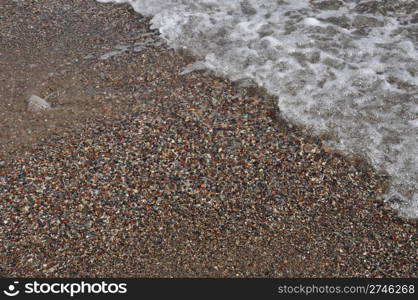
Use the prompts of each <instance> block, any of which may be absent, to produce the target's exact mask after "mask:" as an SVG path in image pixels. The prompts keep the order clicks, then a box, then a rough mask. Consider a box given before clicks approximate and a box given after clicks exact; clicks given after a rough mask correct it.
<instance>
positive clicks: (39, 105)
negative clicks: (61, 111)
mask: <svg viewBox="0 0 418 300" xmlns="http://www.w3.org/2000/svg"><path fill="white" fill-rule="evenodd" d="M27 102H28V110H29V111H32V112H38V111H41V110H46V109H50V108H51V105H50V104H49V103H48V102H47V101H46V100H44V99H42V98H41V97H38V96H36V95H32V96H30V97H29V98H28V100H27Z"/></svg>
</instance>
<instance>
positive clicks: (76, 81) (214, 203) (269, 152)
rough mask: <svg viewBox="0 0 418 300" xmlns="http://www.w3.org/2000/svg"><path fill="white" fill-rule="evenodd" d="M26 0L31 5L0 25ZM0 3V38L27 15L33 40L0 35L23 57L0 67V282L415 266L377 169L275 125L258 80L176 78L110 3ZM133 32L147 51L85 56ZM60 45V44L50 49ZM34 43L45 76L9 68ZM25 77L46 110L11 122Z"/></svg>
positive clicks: (411, 232)
mask: <svg viewBox="0 0 418 300" xmlns="http://www.w3.org/2000/svg"><path fill="white" fill-rule="evenodd" d="M41 7H42V10H41V9H40V8H41ZM28 10H31V11H38V12H39V13H38V14H34V15H32V14H29V15H30V16H31V17H30V18H31V19H30V20H28V19H22V18H12V17H11V16H16V15H19V14H22V15H28V14H27V12H28ZM0 11H1V17H2V18H0V19H1V20H2V21H1V22H2V24H0V26H2V28H6V29H5V30H2V33H1V34H2V35H5V33H7V32H8V30H10V31H19V32H20V31H22V32H24V29H25V28H27V26H31V24H37V27H36V29H34V31H35V32H32V35H31V36H33V37H32V38H34V39H35V38H36V36H37V35H44V36H45V37H46V38H47V39H50V40H49V42H45V45H44V46H42V45H39V48H40V49H41V50H42V51H32V52H30V51H29V49H32V48H31V47H33V44H32V43H31V41H28V40H25V36H14V35H12V33H11V34H10V38H9V39H4V38H3V36H2V38H1V39H0V41H1V42H0V45H1V49H10V51H11V53H13V51H20V52H21V53H24V55H22V56H21V57H15V56H13V57H12V56H11V55H9V54H7V53H4V55H5V57H6V58H7V59H6V60H2V64H4V66H5V67H4V68H0V79H2V80H3V82H4V83H5V84H4V85H3V86H2V89H1V90H0V99H10V100H5V101H3V103H2V106H1V109H2V110H1V111H0V113H1V114H3V119H1V121H0V124H1V127H2V128H5V130H3V134H2V135H0V141H1V144H2V145H3V146H2V148H0V161H2V162H4V163H3V165H0V195H1V196H0V275H1V276H5V277H38V276H39V277H416V276H417V275H418V272H417V265H416V261H417V258H418V256H417V250H416V249H417V232H416V221H413V220H405V219H401V218H399V217H398V215H397V213H396V212H395V211H393V210H392V209H391V208H390V207H388V206H387V205H386V204H385V203H384V202H383V200H382V194H383V192H384V190H385V189H386V186H387V178H386V177H385V175H384V174H379V173H376V172H375V171H374V170H373V169H372V168H371V167H370V166H369V165H368V164H366V163H365V162H363V161H361V160H360V159H357V158H350V157H346V156H344V155H341V154H340V153H336V152H333V151H331V150H330V149H328V148H327V147H325V146H323V144H322V141H321V139H320V138H317V137H311V136H308V135H306V134H303V133H302V130H299V129H298V128H295V127H293V126H290V125H289V124H287V123H286V122H285V121H284V120H282V119H281V118H280V112H279V111H278V109H277V106H276V99H271V98H270V97H268V96H267V95H266V94H265V93H264V92H263V91H262V90H259V89H256V88H245V89H244V88H240V87H238V86H237V85H235V84H233V83H231V82H229V81H227V80H224V79H221V78H217V77H215V76H213V75H211V74H208V73H205V72H202V71H199V72H191V73H188V74H185V75H180V73H181V72H182V70H183V69H184V68H185V67H186V66H187V65H188V64H189V63H190V62H192V61H193V58H192V57H190V56H189V55H188V54H187V53H183V52H182V53H176V52H174V51H173V50H170V49H167V48H166V47H165V46H163V45H161V42H160V41H159V38H158V36H156V35H155V32H152V31H150V30H149V29H148V23H147V19H145V18H142V17H141V16H139V15H137V14H135V13H133V12H132V11H131V10H130V9H129V8H128V6H125V5H122V6H120V5H119V6H117V5H103V4H99V3H96V2H95V1H81V0H80V1H76V0H74V1H70V2H69V1H64V0H58V1H57V0H54V1H52V0H46V1H42V5H41V4H40V1H24V2H15V1H13V2H9V3H7V4H6V3H2V4H0ZM11 13H13V14H12V15H10V14H11ZM62 14H68V16H71V23H72V26H70V27H68V26H67V25H68V22H69V20H70V19H66V18H62V17H60V16H61V15H62ZM3 16H4V18H3ZM9 16H10V17H9ZM75 16H77V18H76V17H75ZM47 20H54V21H51V22H55V23H53V24H54V26H51V23H49V22H47ZM5 24H8V26H9V27H7V26H5ZM42 24H43V25H44V26H45V27H42V26H41V25H42ZM98 24H100V26H98ZM83 26H84V27H83ZM78 28H81V29H78ZM101 28H111V29H108V30H103V31H102V29H101ZM57 32H60V34H59V35H54V33H57ZM138 32H140V33H141V32H142V33H141V34H146V33H149V34H151V37H152V39H154V40H155V41H156V43H157V45H155V44H154V43H149V42H147V43H144V44H146V45H145V46H143V49H141V51H139V50H138V51H133V50H132V51H130V50H126V51H121V53H118V54H117V55H113V56H112V57H109V58H108V59H106V60H100V57H101V56H102V55H103V54H105V53H108V52H110V51H113V50H115V49H116V50H117V48H116V47H115V46H117V45H126V44H130V45H134V44H135V43H138V42H139V41H138V40H141V39H148V38H149V36H143V37H141V34H138ZM12 36H14V37H13V38H11V37H12ZM64 38H68V39H69V38H72V40H71V41H72V44H71V45H72V46H70V47H69V48H65V47H63V48H59V49H58V50H57V49H56V47H54V46H55V45H57V44H60V43H61V42H63V39H64ZM92 39H100V40H101V41H102V42H101V43H96V44H94V45H93V44H92V43H91V40H92ZM92 45H93V46H92ZM141 45H143V44H141ZM6 46H8V48H5V47H6ZM54 49H55V50H54ZM124 49H125V48H124ZM25 53H26V54H25ZM45 53H47V54H48V53H52V54H53V55H52V54H51V56H49V57H54V59H51V60H54V62H48V63H47V64H44V65H43V69H47V70H48V72H47V73H48V74H49V75H45V76H46V77H42V76H41V77H37V79H36V80H35V79H33V78H34V77H33V76H34V74H35V73H36V72H32V71H27V72H25V68H29V67H28V66H25V67H19V66H21V65H22V64H21V63H22V61H26V62H27V64H40V63H41V62H42V61H43V60H44V59H46V58H45V57H46V56H45V55H46V54H45ZM89 55H90V56H89ZM86 56H88V58H85V57H86ZM70 58H71V60H70ZM67 60H70V62H68V64H66V63H65V61H67ZM51 73H52V75H51ZM12 75H13V76H15V79H13V80H12V79H10V78H11V76H12ZM33 81H36V87H37V90H38V92H39V93H37V94H38V95H39V96H41V97H46V96H45V95H49V97H48V98H47V100H48V102H50V103H51V104H52V106H53V107H54V109H53V110H50V111H45V112H39V113H37V114H36V116H31V115H26V114H25V111H24V106H23V105H22V103H21V102H20V100H19V99H20V97H21V96H22V95H24V94H25V93H27V92H28V90H30V89H32V88H30V87H29V84H28V83H30V82H33ZM7 101H9V102H7ZM22 102H24V101H23V100H22ZM21 105H22V106H21ZM16 118H21V119H22V120H24V121H22V122H16V121H13V120H16ZM25 118H26V119H25ZM45 120H46V121H45ZM48 129H49V130H48ZM28 131H30V132H31V134H27V132H28ZM23 133H26V135H24V134H23ZM28 135H30V137H27V136H28Z"/></svg>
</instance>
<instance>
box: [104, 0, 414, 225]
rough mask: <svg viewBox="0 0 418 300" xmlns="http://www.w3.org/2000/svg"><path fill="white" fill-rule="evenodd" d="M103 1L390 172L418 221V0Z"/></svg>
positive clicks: (405, 209) (399, 204) (394, 191)
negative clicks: (147, 22) (128, 10)
mask: <svg viewBox="0 0 418 300" xmlns="http://www.w3.org/2000/svg"><path fill="white" fill-rule="evenodd" d="M98 1H100V2H117V3H122V2H127V3H130V4H131V5H132V6H133V8H134V9H135V10H136V11H138V12H139V13H141V14H144V15H148V16H152V17H153V18H152V25H153V27H154V28H158V29H159V31H160V33H161V35H162V37H163V38H165V39H166V40H167V41H168V43H169V44H170V45H171V46H172V47H174V48H187V49H189V50H191V51H192V52H194V53H195V54H197V55H199V56H200V57H204V59H203V60H202V61H200V62H197V63H196V64H195V65H194V66H190V67H189V68H188V70H193V69H199V68H200V69H201V68H202V67H206V68H209V69H211V70H213V71H215V72H216V73H217V74H219V75H222V76H226V77H228V78H230V79H232V80H248V79H250V80H252V81H254V82H255V83H256V84H258V85H260V86H263V87H265V88H266V89H267V90H268V91H269V92H270V93H272V94H274V95H277V96H278V97H279V106H280V110H281V111H282V112H283V114H284V116H285V117H286V118H287V119H289V120H290V121H292V122H296V123H299V124H303V125H304V126H306V127H307V128H311V129H312V131H313V132H314V133H317V134H318V133H324V132H329V133H332V135H333V136H334V137H335V138H334V139H333V140H332V141H330V142H329V144H330V145H331V146H332V147H334V148H336V149H339V150H342V151H345V152H348V153H356V154H360V155H362V156H364V157H365V158H366V159H368V160H369V161H370V162H371V163H372V164H373V165H374V166H375V167H376V168H377V169H378V170H384V171H386V172H387V173H388V174H389V175H390V176H391V178H392V187H391V189H390V193H389V194H388V199H389V198H390V197H392V196H394V195H397V196H396V197H397V198H399V199H401V200H399V201H396V204H394V207H396V208H397V209H399V210H400V213H401V214H402V215H403V216H406V217H410V218H417V217H418V209H417V203H418V127H417V123H418V76H417V75H418V51H417V37H418V34H417V33H418V21H417V19H416V12H417V9H418V5H417V4H416V1H405V0H398V1H394V0H392V1H386V0H383V1H360V0H346V1H306V0H289V1H284V0H274V1H273V0H242V1H221V0H211V1H209V0H198V1H186V0H171V1H167V0H164V1H163V0H154V1H150V0H136V1H134V0H114V1H111V0H98ZM414 12H415V14H414ZM414 18H415V19H414ZM392 198H393V197H392Z"/></svg>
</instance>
